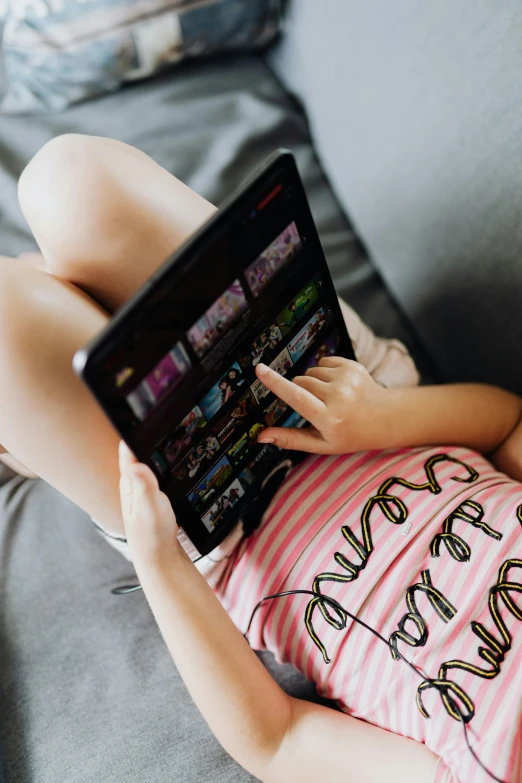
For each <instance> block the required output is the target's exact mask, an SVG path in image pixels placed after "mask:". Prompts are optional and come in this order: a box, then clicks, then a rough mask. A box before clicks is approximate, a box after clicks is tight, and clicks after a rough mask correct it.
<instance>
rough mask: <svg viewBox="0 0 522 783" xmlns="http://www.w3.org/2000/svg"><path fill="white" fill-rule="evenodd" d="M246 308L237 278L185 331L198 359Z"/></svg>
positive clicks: (245, 301)
mask: <svg viewBox="0 0 522 783" xmlns="http://www.w3.org/2000/svg"><path fill="white" fill-rule="evenodd" d="M247 308H248V304H247V300H246V299H245V294H244V293H243V289H242V288H241V283H240V282H239V280H234V282H233V283H232V285H231V286H230V287H229V288H227V290H226V291H225V292H224V293H223V294H221V296H220V297H219V299H216V301H215V302H214V304H213V305H212V306H211V307H209V309H208V310H207V312H206V313H205V314H204V315H202V316H201V318H200V319H199V320H198V321H196V323H195V324H194V326H192V327H191V328H190V329H189V331H188V332H187V337H188V339H189V342H190V344H191V345H192V347H193V348H194V351H195V352H196V354H197V356H198V357H199V358H200V359H201V358H203V356H205V354H207V353H208V352H209V351H210V349H211V348H212V347H213V346H214V345H215V344H216V343H217V342H218V341H219V340H220V339H221V338H222V337H223V335H224V334H225V332H227V331H228V330H229V329H230V327H231V326H232V324H233V323H234V322H235V321H237V320H238V318H239V317H240V315H241V314H242V313H244V312H245V310H246V309H247Z"/></svg>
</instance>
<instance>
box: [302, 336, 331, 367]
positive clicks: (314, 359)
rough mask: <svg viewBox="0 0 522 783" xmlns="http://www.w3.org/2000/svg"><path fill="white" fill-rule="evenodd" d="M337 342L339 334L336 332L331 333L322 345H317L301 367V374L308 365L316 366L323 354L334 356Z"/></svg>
mask: <svg viewBox="0 0 522 783" xmlns="http://www.w3.org/2000/svg"><path fill="white" fill-rule="evenodd" d="M338 344H339V336H338V335H337V334H331V335H330V337H328V338H327V339H326V340H325V341H324V343H323V344H322V345H320V346H319V348H318V349H317V351H316V352H315V353H314V354H313V356H311V357H310V359H309V360H308V361H307V362H306V364H305V366H304V367H303V374H304V373H305V372H306V371H307V370H309V369H310V367H317V365H318V364H319V362H320V361H321V359H324V357H325V356H335V352H336V351H337V346H338Z"/></svg>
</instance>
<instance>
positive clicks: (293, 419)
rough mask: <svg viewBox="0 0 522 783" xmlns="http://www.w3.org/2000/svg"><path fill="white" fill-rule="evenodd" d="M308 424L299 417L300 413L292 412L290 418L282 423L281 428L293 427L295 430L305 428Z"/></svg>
mask: <svg viewBox="0 0 522 783" xmlns="http://www.w3.org/2000/svg"><path fill="white" fill-rule="evenodd" d="M307 423H308V422H307V421H306V419H305V418H304V417H303V416H301V414H300V413H297V411H292V413H291V414H290V416H289V417H288V419H287V420H286V421H284V422H283V423H282V425H281V426H282V427H295V428H296V429H300V428H301V427H305V426H306V424H307Z"/></svg>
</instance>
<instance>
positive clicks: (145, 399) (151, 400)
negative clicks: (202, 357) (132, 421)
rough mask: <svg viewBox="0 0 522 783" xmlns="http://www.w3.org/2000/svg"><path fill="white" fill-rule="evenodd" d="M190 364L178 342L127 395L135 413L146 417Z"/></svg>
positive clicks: (177, 381) (176, 382)
mask: <svg viewBox="0 0 522 783" xmlns="http://www.w3.org/2000/svg"><path fill="white" fill-rule="evenodd" d="M190 366H191V365H190V359H189V357H188V356H187V352H186V351H185V348H184V347H183V343H180V342H178V343H176V345H175V346H174V348H172V350H171V351H169V353H168V354H167V355H166V356H164V357H163V359H161V361H159V362H158V363H157V365H156V366H155V367H154V369H153V370H151V372H150V373H149V374H148V375H147V376H146V377H145V378H144V379H143V380H142V382H141V383H140V384H139V385H138V386H137V387H136V388H135V389H134V391H133V392H131V394H128V395H127V398H126V399H127V402H128V403H129V405H130V407H131V408H132V411H133V413H134V415H135V416H136V417H137V418H138V419H139V420H140V421H143V420H144V419H146V418H147V416H148V415H149V413H151V411H152V410H154V408H155V407H156V405H157V404H158V403H159V402H160V401H161V400H162V399H163V398H164V397H165V396H166V395H167V394H168V392H169V391H171V390H172V389H174V387H175V386H177V384H178V383H179V381H180V380H181V379H182V378H183V376H184V375H185V374H186V373H187V372H188V370H189V369H190Z"/></svg>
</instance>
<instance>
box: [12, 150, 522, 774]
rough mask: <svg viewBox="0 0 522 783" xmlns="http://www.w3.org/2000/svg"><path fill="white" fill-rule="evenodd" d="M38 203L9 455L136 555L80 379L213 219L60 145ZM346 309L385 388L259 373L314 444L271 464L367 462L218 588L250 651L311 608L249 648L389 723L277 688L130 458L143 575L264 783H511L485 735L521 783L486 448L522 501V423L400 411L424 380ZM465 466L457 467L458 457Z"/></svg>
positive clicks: (218, 571) (231, 558) (440, 396)
mask: <svg viewBox="0 0 522 783" xmlns="http://www.w3.org/2000/svg"><path fill="white" fill-rule="evenodd" d="M100 183H102V186H100ZM19 192H20V200H21V204H22V208H23V210H24V214H25V216H26V218H27V220H28V222H29V224H30V225H31V228H32V230H33V232H34V234H35V237H36V239H37V241H38V242H39V244H40V246H41V248H42V251H43V257H41V258H40V259H39V260H38V261H37V262H36V264H34V263H33V262H31V263H29V262H27V263H22V262H20V261H15V260H12V259H0V335H1V338H0V411H1V412H2V416H1V418H0V443H2V444H3V446H4V447H5V449H7V450H8V451H9V452H11V454H12V455H15V456H16V457H17V458H18V459H19V460H20V461H21V462H22V463H24V464H26V465H27V466H28V467H29V468H30V469H32V470H34V471H35V472H36V473H37V474H38V475H40V476H42V477H43V478H44V479H46V480H47V481H49V483H51V484H52V485H53V486H55V487H56V488H57V489H59V490H61V491H62V492H63V493H64V494H66V495H67V496H68V497H70V498H71V499H72V500H74V501H75V502H76V503H77V504H78V505H80V506H81V507H82V508H84V509H85V510H86V511H87V512H88V513H90V514H91V515H92V516H93V517H94V518H96V519H97V520H98V521H99V522H100V524H101V526H102V527H103V528H104V529H105V530H106V531H107V535H108V537H110V538H112V540H113V541H114V543H115V545H118V546H119V547H121V548H122V549H123V550H124V551H125V552H126V551H127V547H126V542H125V541H124V540H122V536H123V533H124V527H123V523H122V508H121V505H120V499H119V496H118V492H117V487H118V475H119V470H118V461H117V435H116V433H115V432H114V431H113V429H112V428H111V427H110V425H109V424H108V422H107V421H106V419H105V417H104V416H103V414H102V413H101V411H100V410H99V409H98V407H97V406H96V404H95V402H94V401H93V400H92V398H91V397H90V395H89V394H88V392H87V390H86V389H85V388H84V387H83V385H82V384H81V383H80V382H79V381H78V380H77V379H76V378H75V377H74V375H73V373H72V369H71V361H72V356H73V355H74V352H75V351H76V350H77V349H78V348H80V347H81V346H83V345H85V344H86V343H87V342H88V341H89V340H90V339H91V338H92V337H93V335H95V334H96V333H97V332H98V331H99V330H100V329H101V328H102V327H103V325H104V324H105V323H106V321H107V318H108V312H111V311H113V310H115V309H116V308H117V307H119V306H120V305H121V304H122V303H123V302H124V301H126V299H128V297H129V296H131V295H132V293H134V292H135V291H136V290H137V289H138V288H139V287H141V285H142V284H143V282H144V281H145V280H146V279H147V278H148V277H149V276H150V275H151V274H152V273H153V272H154V271H155V269H156V268H157V267H158V265H159V264H160V263H161V262H162V261H163V260H164V258H165V257H167V256H168V255H169V254H170V253H172V252H173V250H175V248H176V247H178V246H179V245H180V244H181V243H182V242H183V241H184V240H185V239H186V238H187V237H188V236H189V235H190V234H191V233H192V232H193V231H194V230H195V228H196V227H197V226H198V225H200V224H201V223H202V222H203V221H204V220H205V219H206V218H207V217H208V216H210V215H211V214H212V212H213V207H212V206H211V205H209V204H208V203H207V202H205V201H204V200H203V199H201V198H200V197H199V196H197V195H196V194H194V193H193V192H192V191H190V190H189V189H188V188H186V187H185V186H184V185H182V183H180V182H178V181H177V180H176V179H175V178H173V177H171V176H170V175H169V174H168V173H167V172H165V171H164V170H162V169H161V168H160V167H159V166H157V165H156V164H154V163H153V162H152V161H151V160H150V159H149V158H147V156H145V155H143V154H142V153H140V152H138V151H137V150H132V149H131V148H129V147H126V146H125V145H122V144H119V143H117V142H112V141H110V140H107V139H93V138H82V137H62V138H61V139H58V140H55V141H53V142H51V143H50V144H49V145H47V146H46V147H45V148H44V149H43V150H42V151H41V152H40V153H39V154H38V155H37V156H36V158H35V159H34V161H33V162H32V163H31V164H30V165H29V167H28V168H27V169H26V171H25V173H24V175H23V176H22V179H21V182H20V191H19ZM71 194H74V198H72V197H71ZM78 205H80V207H81V208H79V207H78ZM40 264H41V265H42V267H43V268H41V269H39V268H37V267H38V265H40ZM342 307H343V312H344V314H345V317H346V319H347V322H348V328H349V331H350V333H351V336H352V339H353V341H354V347H355V352H356V356H357V358H358V359H359V361H360V362H361V363H362V364H364V365H365V366H366V368H367V370H368V372H367V371H366V370H364V369H363V368H362V367H361V365H358V364H356V363H353V362H344V361H342V360H339V359H338V358H335V357H328V358H324V359H323V360H322V361H321V363H320V366H319V367H318V368H314V369H312V370H309V371H307V374H306V376H304V377H302V378H299V379H297V380H294V382H292V383H290V382H288V381H287V380H285V379H284V378H281V377H280V376H279V375H277V373H273V372H272V371H271V370H269V368H267V367H265V366H263V365H258V368H257V373H258V378H259V380H260V381H262V383H264V384H265V385H266V386H267V387H268V388H270V389H271V390H272V391H274V392H275V393H276V394H277V395H278V396H279V397H280V398H281V399H282V400H284V401H285V402H286V403H287V404H289V405H290V406H291V407H293V408H294V409H295V410H296V411H297V412H298V413H300V414H301V415H303V416H304V417H305V418H307V419H308V420H309V421H310V422H312V424H313V425H314V429H313V430H312V431H308V432H304V431H301V430H292V429H284V430H281V429H279V428H268V429H265V430H264V431H263V432H262V433H261V434H260V435H259V440H260V441H264V442H268V441H269V440H270V439H273V442H274V443H275V444H276V445H280V446H285V447H287V448H300V449H304V450H306V451H310V452H315V453H316V454H321V453H323V454H324V455H331V454H338V455H345V456H337V457H333V456H312V457H309V458H308V459H307V460H306V461H305V462H304V463H302V465H301V466H300V467H299V468H298V469H296V470H294V471H293V473H292V474H291V475H290V476H289V478H288V479H287V480H286V481H285V482H284V484H283V485H282V487H281V489H280V491H279V492H278V494H277V496H276V497H275V498H274V500H273V502H272V504H271V506H270V508H269V509H268V510H267V512H266V514H265V516H264V518H263V520H262V524H261V526H260V527H259V528H258V529H257V530H256V531H255V532H254V534H253V535H251V536H250V537H249V538H247V539H245V538H244V537H243V534H242V531H241V530H238V531H235V532H234V533H233V534H232V535H231V536H229V538H228V539H227V540H226V542H224V544H223V545H222V547H220V548H219V551H217V552H214V553H213V555H212V561H217V562H211V561H210V558H205V559H204V560H202V561H201V562H200V563H199V564H198V566H199V567H200V568H201V570H202V571H203V572H204V574H205V577H206V579H207V580H208V583H209V584H210V585H211V587H212V588H213V590H214V592H215V593H216V594H217V595H218V596H219V598H220V600H221V602H222V603H223V604H224V606H225V607H226V608H227V611H228V612H229V614H230V616H231V617H232V618H233V620H234V622H235V624H236V626H237V627H238V628H240V629H241V630H242V631H244V630H245V629H246V627H247V625H248V621H249V618H250V615H251V613H252V610H253V608H254V606H255V604H256V603H257V601H258V600H260V599H262V598H264V597H265V596H266V595H268V594H270V593H274V592H278V591H280V590H286V589H305V590H311V591H312V595H304V596H293V597H291V598H280V599H277V601H276V602H271V603H270V604H268V605H265V606H263V607H262V609H261V611H260V612H259V613H258V614H257V615H256V617H255V618H254V622H253V624H252V628H251V630H250V633H249V640H250V642H251V644H252V645H253V646H254V647H263V646H265V647H268V648H269V649H272V650H273V651H274V652H276V654H277V655H278V657H279V659H281V660H290V661H292V662H293V663H294V664H295V665H296V666H297V668H299V669H301V671H304V672H305V673H306V674H307V675H308V676H309V677H310V678H311V679H313V680H314V681H315V682H316V683H317V686H318V689H319V690H320V692H322V693H323V694H325V695H326V696H329V697H331V698H335V699H337V700H338V701H339V703H340V704H341V706H342V708H343V709H344V710H345V711H349V712H350V713H351V714H352V715H353V716H356V717H361V718H363V719H364V720H365V721H366V722H363V721H356V720H354V719H353V718H352V717H349V716H347V715H342V714H341V713H336V712H334V711H333V710H327V709H326V708H319V707H316V706H313V705H308V704H302V703H300V702H296V701H295V700H292V699H289V698H288V697H286V696H285V695H284V694H283V693H282V692H281V691H280V690H279V688H278V687H277V686H276V685H275V684H274V683H272V681H271V680H270V678H269V676H268V674H267V673H266V672H265V670H264V669H263V668H262V667H261V665H260V664H259V663H258V662H257V659H256V658H255V657H253V654H252V652H251V651H250V650H249V648H248V646H247V645H246V643H244V642H243V640H242V639H241V636H240V634H239V632H238V631H236V630H235V629H234V625H233V624H232V621H231V620H229V619H228V617H227V616H226V615H225V614H224V613H223V612H221V611H220V610H219V604H218V603H217V602H216V600H215V598H214V597H213V595H212V592H211V591H210V589H209V587H208V584H207V583H206V582H205V580H204V579H202V578H201V575H200V574H198V572H197V570H196V568H195V567H194V566H192V565H191V563H189V562H188V561H187V558H186V556H185V555H184V554H183V553H182V551H181V548H180V546H179V545H178V544H177V543H176V533H177V528H176V523H175V520H174V517H173V514H172V512H171V510H170V506H168V504H167V502H166V499H165V498H164V497H163V496H162V495H160V494H159V493H158V490H157V485H156V484H155V482H154V479H153V477H152V476H151V474H150V473H149V472H148V471H147V470H145V469H144V468H142V467H141V466H135V465H133V463H132V459H131V457H130V455H129V454H128V453H126V452H125V450H123V456H122V469H123V471H122V495H123V516H124V518H125V521H126V527H127V533H128V537H129V540H130V544H131V547H132V550H133V555H134V559H135V563H136V568H137V571H138V573H139V575H140V577H141V579H142V581H143V585H144V588H145V590H146V593H147V596H148V598H149V600H150V602H151V605H152V606H153V608H154V611H155V613H156V616H157V618H158V621H159V623H160V626H161V627H162V630H163V632H164V634H165V637H166V639H167V641H168V643H169V645H170V646H171V650H172V651H173V653H174V655H175V658H176V661H177V664H178V666H179V667H180V670H181V671H182V673H183V676H184V677H185V679H186V682H187V685H188V687H189V688H190V690H191V692H192V694H193V696H194V698H195V699H196V701H197V702H198V704H199V705H200V707H201V709H202V710H203V712H204V714H205V716H206V717H207V720H208V721H209V723H210V725H211V726H212V728H213V729H214V731H215V732H216V734H217V735H218V737H219V738H220V739H221V741H222V742H223V744H224V745H225V747H227V748H228V749H229V750H230V752H231V753H232V754H233V755H234V756H235V757H236V758H237V759H238V760H239V761H240V762H241V763H243V764H244V765H245V766H246V767H247V768H248V769H250V770H251V771H252V772H253V773H254V774H256V775H257V776H258V777H260V778H261V779H262V780H266V781H271V780H284V781H285V782H286V781H291V780H299V781H300V782H301V781H306V780H308V779H312V777H313V779H314V780H316V779H317V778H318V777H320V778H321V779H323V780H328V781H334V783H335V781H336V780H343V782H344V781H346V780H350V779H352V780H357V781H360V780H361V781H362V780H367V781H379V780H383V779H386V780H388V779H396V778H397V779H399V778H400V779H401V780H403V781H407V780H416V781H418V780H433V779H434V775H436V776H437V777H436V780H437V782H438V783H439V782H440V781H444V783H446V782H447V781H450V780H460V781H466V783H467V782H468V781H470V782H471V783H478V781H483V780H487V779H488V778H487V776H486V773H484V772H483V771H482V770H481V768H480V766H479V765H478V764H477V763H476V762H475V761H474V759H473V758H472V757H471V755H470V754H469V752H468V751H467V749H466V746H465V744H464V738H463V736H462V724H461V722H460V717H461V716H462V715H463V716H464V717H465V718H466V720H468V721H469V722H468V730H469V733H470V742H471V743H472V745H473V746H474V748H476V751H477V754H478V756H479V758H480V759H481V760H482V761H484V762H485V763H486V765H487V766H489V767H490V768H492V769H493V770H494V771H495V773H496V774H497V775H498V776H501V777H502V779H505V780H508V779H509V780H510V781H516V780H520V770H519V765H520V757H519V755H517V754H518V753H519V748H520V739H519V733H520V708H521V701H522V700H521V698H520V691H521V685H520V680H519V678H520V676H522V675H521V674H520V672H522V666H520V663H521V662H522V661H521V634H520V630H519V619H518V617H517V611H518V609H517V606H518V605H519V604H517V600H519V599H518V588H519V585H520V579H518V578H517V571H516V569H517V568H518V567H519V566H518V561H517V558H518V557H520V551H519V550H520V546H519V540H520V536H519V524H520V523H519V521H518V508H519V506H520V504H521V503H522V490H521V488H520V486H519V484H518V483H516V482H515V481H513V480H510V479H508V478H507V476H506V475H503V474H501V473H498V472H497V471H496V470H495V469H494V468H493V467H492V466H491V464H490V463H489V462H487V461H486V460H485V459H484V458H483V457H481V456H480V455H479V454H478V453H476V452H474V451H470V450H469V448H473V449H476V450H477V451H480V452H483V453H489V454H490V455H491V458H492V459H493V460H494V462H495V465H496V466H497V468H499V469H500V470H503V471H505V472H506V473H508V474H510V475H511V476H512V477H513V479H517V480H519V479H520V478H521V477H522V467H521V464H520V455H522V449H521V448H520V446H521V443H520V441H521V430H520V428H519V426H518V421H519V419H520V415H521V411H522V403H521V401H520V400H519V399H518V398H517V397H515V396H514V395H511V394H509V393H507V392H502V391H500V390H498V389H492V388H489V387H484V386H470V385H465V386H461V387H441V388H438V389H432V388H421V389H415V388H399V387H401V386H402V387H411V386H412V385H413V384H415V383H416V382H417V379H418V376H417V373H416V370H415V367H414V365H413V362H412V361H411V359H410V357H409V356H408V355H407V353H406V351H405V349H404V347H403V346H401V344H400V343H397V342H396V341H380V340H377V339H376V338H375V336H374V335H373V334H372V333H371V331H370V330H368V329H367V328H366V327H364V326H363V325H362V324H361V322H360V321H359V319H358V318H357V316H356V315H355V314H354V313H353V311H351V310H350V309H349V308H348V307H347V306H346V305H344V303H343V304H342ZM369 373H371V376H370V374H369ZM380 384H382V385H380ZM383 386H386V387H388V388H386V389H385V388H383ZM445 443H452V444H454V446H452V447H445V446H438V447H437V444H445ZM433 444H434V445H433ZM426 445H429V448H424V449H421V448H413V449H411V448H410V449H407V448H405V447H420V446H426ZM383 449H385V450H384V451H383ZM386 449H387V450H386ZM0 450H1V449H0ZM182 538H183V537H182V536H181V535H180V536H179V538H178V540H180V541H181V540H182ZM506 564H508V566H509V567H508V566H507V565H506ZM488 591H489V596H490V597H489V600H488ZM325 596H326V597H328V598H331V599H336V600H338V601H339V604H340V605H341V608H339V606H337V608H336V606H335V605H332V604H331V603H328V601H327V600H326V599H325V598H324V597H325ZM342 607H344V609H346V610H348V611H351V612H352V613H357V614H358V616H359V617H361V618H363V619H364V621H366V622H367V623H368V624H369V625H371V626H375V627H376V628H377V629H378V630H379V632H380V633H382V635H383V637H384V638H385V639H390V640H391V641H390V644H391V645H392V648H391V649H392V651H393V653H394V655H404V657H405V658H408V659H409V660H412V661H413V663H414V664H415V666H417V668H418V669H419V671H421V672H422V674H421V676H417V675H416V674H415V672H413V671H412V670H411V669H408V668H407V667H406V665H405V664H404V663H403V662H401V661H398V660H395V659H394V657H393V656H392V655H391V653H390V650H389V649H386V647H385V646H384V644H383V643H382V642H379V641H378V640H376V639H374V637H372V636H370V635H369V632H368V631H367V630H365V629H364V628H360V627H359V626H356V625H353V624H352V623H351V622H349V623H348V622H347V621H348V616H347V615H346V614H345V613H344V609H342ZM345 625H346V629H345V628H344V626H345ZM180 628H181V629H182V631H180ZM209 641H210V644H209ZM481 672H482V673H481ZM418 689H419V690H418ZM417 698H418V700H419V707H420V708H421V709H422V713H421V711H420V710H419V709H418V708H417V706H416V699H417ZM457 699H458V702H457ZM456 704H458V710H457V707H456V706H455V705H456ZM428 713H429V714H431V716H432V717H431V720H428V719H427V717H425V716H426V715H427V714H428ZM370 724H373V726H372V725H370ZM384 728H386V729H390V730H391V732H394V733H393V734H392V733H391V732H390V731H384V730H383V729H384ZM400 734H402V735H404V736H403V737H400V736H397V735H400ZM405 737H410V738H414V739H416V740H418V742H414V741H413V740H412V739H406V738H405ZM499 738H501V740H502V742H500V740H499ZM422 743H424V745H423V744H422ZM426 746H428V747H429V748H431V750H428V748H427V747H426ZM436 756H440V757H443V761H437V758H436ZM517 765H518V766H517ZM435 770H436V771H435ZM452 776H453V777H452Z"/></svg>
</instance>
